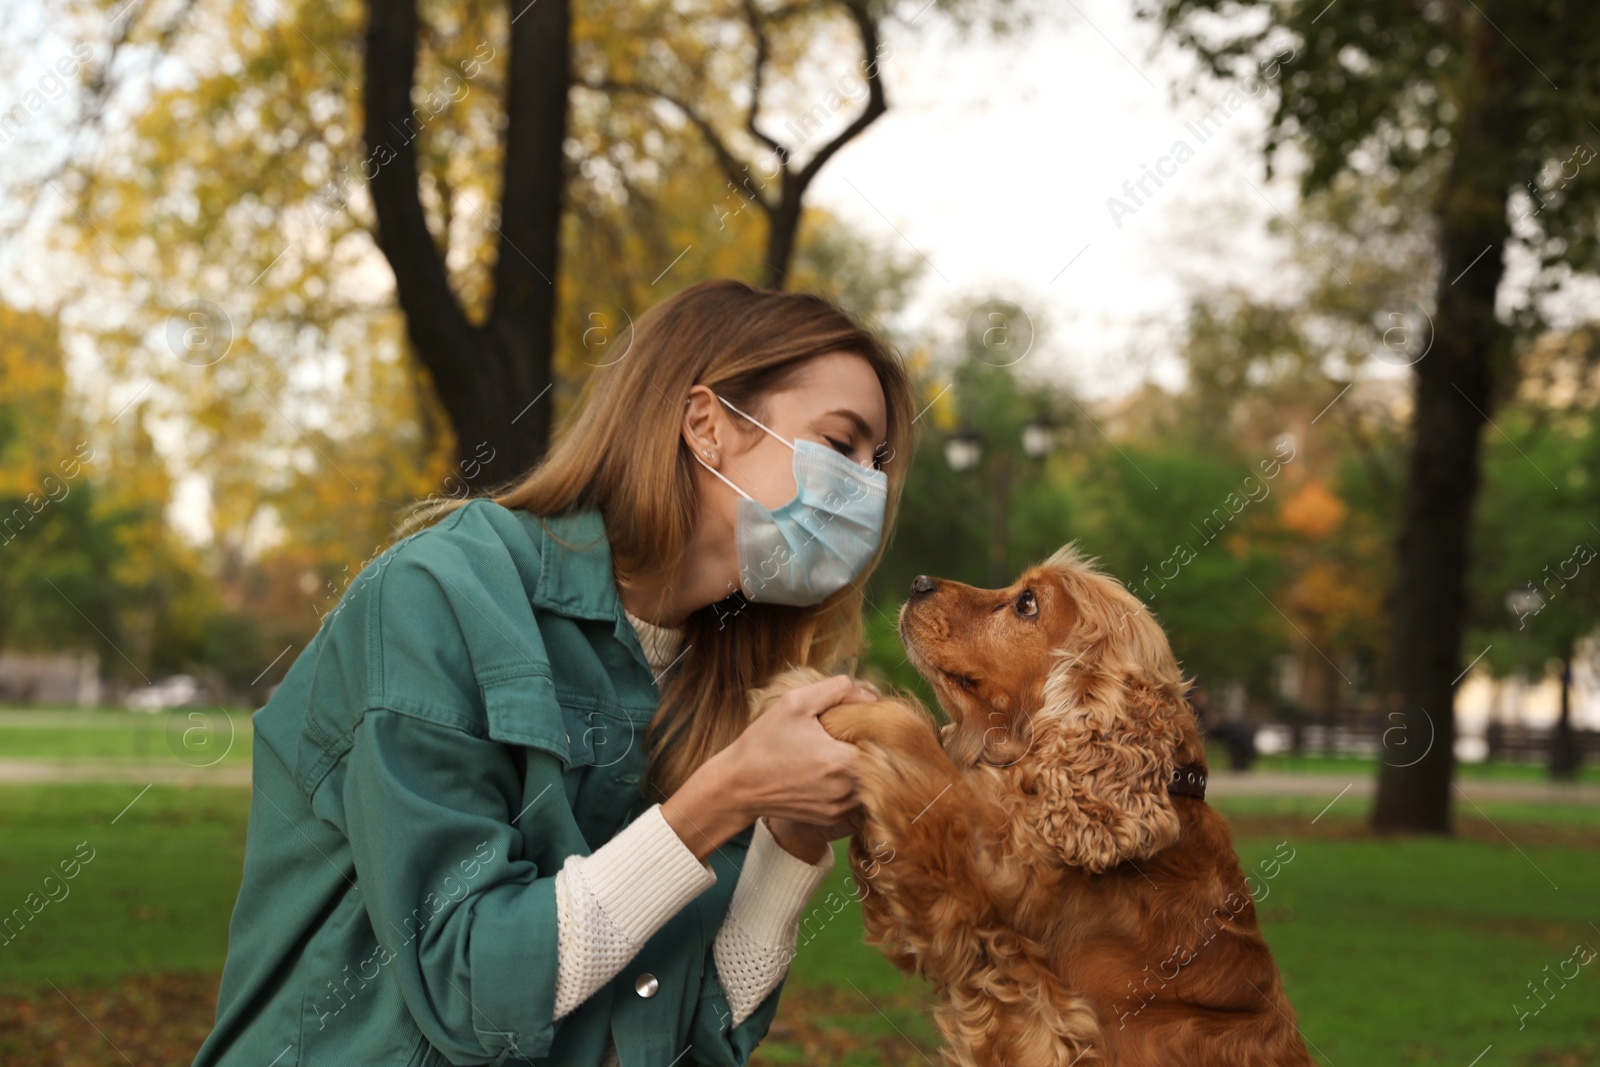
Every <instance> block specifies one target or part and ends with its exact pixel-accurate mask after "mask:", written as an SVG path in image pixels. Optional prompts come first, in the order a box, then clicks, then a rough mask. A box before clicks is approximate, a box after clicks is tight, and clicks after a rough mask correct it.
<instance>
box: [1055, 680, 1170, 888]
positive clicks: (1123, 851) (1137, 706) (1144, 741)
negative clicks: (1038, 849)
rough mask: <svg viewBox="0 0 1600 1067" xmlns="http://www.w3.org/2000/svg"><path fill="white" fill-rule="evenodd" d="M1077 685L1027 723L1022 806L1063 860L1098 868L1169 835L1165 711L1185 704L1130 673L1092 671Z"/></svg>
mask: <svg viewBox="0 0 1600 1067" xmlns="http://www.w3.org/2000/svg"><path fill="white" fill-rule="evenodd" d="M1085 688H1086V691H1085V692H1083V693H1082V695H1081V698H1080V699H1079V700H1077V701H1075V702H1074V703H1073V706H1071V707H1070V708H1056V709H1051V714H1049V715H1047V716H1042V717H1039V718H1038V719H1036V721H1035V726H1036V729H1037V730H1038V731H1039V732H1038V733H1036V735H1035V745H1034V751H1033V753H1031V756H1032V757H1033V758H1031V759H1030V760H1029V761H1028V762H1029V763H1030V764H1031V768H1030V769H1031V770H1032V771H1033V774H1032V775H1031V777H1032V779H1033V781H1032V783H1031V789H1030V790H1029V791H1030V792H1031V793H1032V794H1033V795H1032V797H1031V798H1030V804H1029V807H1028V811H1029V813H1030V814H1031V815H1032V817H1033V820H1034V826H1035V828H1036V829H1037V831H1038V832H1039V834H1040V836H1041V837H1043V838H1044V840H1045V841H1046V842H1047V844H1048V845H1049V847H1050V848H1051V849H1052V850H1053V851H1054V852H1055V853H1056V854H1057V855H1058V856H1060V858H1061V859H1062V861H1063V862H1065V863H1066V864H1068V865H1069V866H1073V867H1081V868H1083V869H1085V870H1088V871H1094V872H1100V871H1104V870H1108V869H1109V868H1111V867H1115V866H1116V865H1117V864H1119V863H1122V862H1124V861H1126V860H1140V859H1144V858H1146V857H1149V856H1153V855H1155V854H1156V853H1157V852H1160V851H1161V850H1162V849H1164V848H1166V847H1167V846H1168V845H1171V844H1172V843H1173V842H1174V841H1176V840H1177V839H1178V832H1179V821H1178V813H1177V811H1176V809H1175V808H1174V807H1173V805H1172V801H1171V800H1170V799H1169V798H1168V797H1167V783H1168V782H1169V781H1171V780H1172V769H1173V766H1174V764H1175V762H1176V752H1177V748H1178V746H1177V744H1176V743H1175V742H1176V741H1177V740H1178V730H1177V729H1176V725H1177V724H1176V722H1175V718H1176V716H1177V715H1178V714H1179V713H1181V712H1185V711H1187V709H1186V708H1183V707H1174V703H1173V702H1174V696H1173V694H1171V693H1170V692H1169V691H1167V690H1166V689H1165V687H1163V686H1160V685H1158V684H1152V683H1151V682H1150V681H1149V680H1147V679H1142V678H1138V677H1124V678H1122V679H1113V678H1107V677H1104V676H1102V677H1099V678H1093V679H1089V680H1088V685H1087V686H1086V687H1085ZM1177 701H1178V703H1179V704H1180V705H1181V704H1182V698H1181V697H1179V698H1177ZM1041 720H1042V721H1041ZM1025 787H1026V786H1025Z"/></svg>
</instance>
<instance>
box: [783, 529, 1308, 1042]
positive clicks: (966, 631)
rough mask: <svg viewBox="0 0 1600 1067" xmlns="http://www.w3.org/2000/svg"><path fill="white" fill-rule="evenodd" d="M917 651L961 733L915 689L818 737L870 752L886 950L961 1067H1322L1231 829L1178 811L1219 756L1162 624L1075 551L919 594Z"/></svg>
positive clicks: (863, 862) (913, 629)
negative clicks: (931, 997) (995, 584)
mask: <svg viewBox="0 0 1600 1067" xmlns="http://www.w3.org/2000/svg"><path fill="white" fill-rule="evenodd" d="M900 634H901V638H902V639H903V640H904V642H905V646H906V650H907V652H908V654H909V656H910V659H911V662H912V663H913V665H914V666H915V667H916V668H917V670H918V671H919V673H921V674H922V675H923V677H925V678H926V679H927V680H928V682H929V683H930V684H931V685H932V686H933V689H934V692H935V694H936V695H937V697H938V700H939V703H940V705H941V707H943V709H944V710H945V712H946V714H947V715H948V716H949V719H950V721H949V723H948V724H946V725H944V726H942V727H941V726H939V725H938V723H937V722H936V721H935V719H934V717H933V716H932V714H931V713H930V712H929V711H928V710H927V709H926V708H924V707H923V706H922V705H921V704H920V703H919V702H918V701H917V700H916V699H915V698H914V697H912V696H911V695H910V694H909V693H904V692H897V693H894V694H892V695H891V696H889V697H886V698H885V699H883V700H880V701H876V702H871V703H859V704H841V705H839V706H837V707H834V708H830V709H829V710H828V711H826V712H824V713H823V714H822V716H821V722H822V725H823V727H824V728H825V729H827V731H828V732H829V733H830V734H831V735H832V736H834V737H837V738H839V739H840V740H844V741H849V742H851V743H853V744H856V745H857V746H859V747H860V748H861V750H862V755H863V758H862V760H861V791H860V796H861V799H862V805H863V808H864V809H865V812H866V820H865V823H864V826H863V829H862V831H861V833H859V834H857V835H856V836H855V837H854V838H852V839H851V843H850V866H851V871H852V874H853V876H854V878H855V879H856V881H857V883H858V888H857V889H856V892H857V894H858V896H860V898H861V904H862V914H863V918H864V921H865V926H866V932H867V941H868V943H869V944H872V945H874V946H875V947H877V948H878V949H879V950H880V951H882V952H883V953H884V955H885V956H886V957H887V958H888V959H889V960H891V961H892V962H893V963H894V964H895V965H896V966H897V967H899V968H900V970H902V971H903V972H905V973H907V974H916V975H920V976H921V977H923V978H926V979H928V980H929V981H931V982H932V983H933V985H934V987H935V989H936V991H937V992H938V993H939V995H940V999H941V1001H942V1003H941V1006H940V1007H939V1009H938V1010H937V1012H936V1013H935V1018H936V1021H937V1023H938V1026H939V1029H940V1032H941V1034H942V1035H943V1036H944V1038H945V1040H946V1042H947V1047H946V1048H945V1050H944V1057H945V1063H946V1064H947V1065H948V1067H1071V1065H1084V1067H1087V1065H1090V1064H1096V1065H1109V1064H1115V1065H1118V1067H1158V1065H1159V1067H1179V1065H1181V1067H1223V1065H1227V1067H1268V1065H1272V1067H1283V1065H1295V1067H1301V1065H1310V1064H1311V1063H1312V1062H1313V1061H1312V1060H1311V1058H1310V1057H1309V1055H1308V1054H1307V1053H1306V1049H1305V1045H1304V1043H1303V1041H1302V1039H1301V1037H1300V1034H1299V1031H1298V1029H1297V1027H1296V1025H1295V1017H1294V1009H1293V1008H1292V1007H1291V1006H1290V1004H1289V1001H1288V998H1287V997H1286V996H1285V995H1284V992H1283V988H1282V984H1281V983H1280V981H1279V977H1278V971H1277V968H1276V966H1275V965H1274V964H1273V962H1272V956H1271V953H1270V952H1269V951H1268V949H1267V946H1266V943H1265V941H1263V940H1262V937H1261V934H1260V931H1259V930H1258V928H1257V924H1256V913H1255V905H1254V900H1253V898H1252V895H1251V893H1250V891H1249V889H1248V888H1247V886H1246V879H1245V876H1244V874H1243V872H1242V871H1241V869H1240V866H1239V860H1238V857H1237V856H1236V855H1235V853H1234V851H1233V846H1232V842H1231V839H1230V837H1229V833H1228V828H1227V824H1226V822H1225V821H1224V820H1223V818H1222V816H1220V815H1219V814H1217V812H1216V811H1214V810H1213V809H1212V808H1211V807H1209V806H1208V805H1207V804H1206V803H1205V801H1204V800H1202V799H1198V798H1195V797H1189V796H1182V795H1169V794H1168V792H1167V789H1166V783H1167V782H1168V781H1169V780H1170V779H1171V776H1172V772H1173V768H1174V767H1176V766H1181V765H1184V764H1198V765H1200V766H1202V767H1203V766H1204V764H1205V751H1204V747H1203V744H1202V740H1201V736H1200V732H1199V729H1198V727H1197V724H1196V722H1195V718H1194V713H1193V711H1192V709H1191V708H1190V707H1189V705H1188V703H1187V701H1186V700H1185V699H1184V696H1183V694H1184V691H1185V685H1184V681H1183V678H1182V676H1181V674H1180V673H1179V670H1178V665H1177V663H1176V661H1175V660H1174V658H1173V655H1172V651H1171V648H1170V646H1169V645H1168V643H1167V638H1166V635H1165V634H1164V633H1163V632H1162V630H1161V628H1160V626H1158V625H1157V624H1156V622H1155V620H1154V619H1153V618H1152V617H1151V616H1150V614H1149V612H1148V611H1147V610H1146V609H1145V607H1144V605H1143V604H1141V603H1140V602H1139V600H1138V599H1137V598H1135V597H1134V596H1133V595H1132V594H1131V593H1129V592H1128V591H1127V590H1126V589H1125V588H1124V587H1123V586H1122V584H1121V583H1119V582H1117V581H1116V580H1115V579H1113V578H1111V577H1109V576H1107V575H1105V574H1104V573H1102V572H1101V571H1099V570H1098V569H1096V567H1095V566H1094V564H1093V562H1092V561H1090V560H1086V559H1085V558H1083V557H1082V556H1080V555H1079V554H1078V552H1077V551H1076V549H1075V548H1074V546H1072V545H1068V546H1065V547H1063V548H1062V549H1060V550H1059V551H1057V552H1056V553H1055V554H1053V555H1052V556H1050V557H1049V559H1047V560H1045V561H1044V562H1043V563H1041V564H1039V565H1038V566H1036V567H1032V568H1030V569H1029V570H1027V571H1026V572H1024V574H1023V575H1022V577H1021V578H1019V579H1018V580H1017V582H1015V583H1013V584H1012V585H1011V586H1008V587H1007V588H1005V589H998V590H986V589H978V588H975V587H972V586H967V585H962V584H961V583H958V582H951V581H946V580H942V579H940V580H932V579H919V580H918V583H917V584H916V585H915V586H914V587H913V593H912V596H911V598H910V599H909V600H908V601H907V602H906V604H905V605H904V606H903V607H902V609H901V612H900ZM821 677H822V675H821V674H820V672H817V671H815V670H812V669H810V668H796V669H792V670H789V671H786V672H784V673H782V674H781V675H779V676H778V677H777V678H775V679H773V680H772V681H771V683H770V684H769V685H768V686H767V687H766V688H764V689H762V690H760V691H758V692H757V693H756V694H754V696H753V700H752V714H753V715H757V714H760V712H761V711H762V710H763V709H764V708H765V707H767V706H768V705H769V704H770V703H771V701H772V700H774V699H776V697H777V696H778V695H780V694H781V693H783V692H785V691H787V690H789V689H792V688H795V687H797V686H799V685H804V684H806V683H807V682H810V681H815V680H817V679H819V678H821ZM1290 858H1291V859H1292V856H1291V857H1290Z"/></svg>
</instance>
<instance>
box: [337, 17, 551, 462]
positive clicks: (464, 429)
mask: <svg viewBox="0 0 1600 1067" xmlns="http://www.w3.org/2000/svg"><path fill="white" fill-rule="evenodd" d="M512 7H513V8H514V9H516V8H520V14H518V15H517V17H516V18H515V19H514V21H513V22H512V25H511V52H510V57H509V60H508V66H509V70H508V76H507V90H506V105H505V106H506V131H505V138H506V139H505V154H504V164H503V174H502V187H501V194H500V198H501V204H500V211H499V218H498V219H495V220H493V221H494V222H495V224H496V227H497V230H498V232H499V242H498V246H497V249H496V262H495V269H494V281H495V289H494V299H493V304H492V308H491V310H490V313H489V317H488V320H487V321H486V322H484V323H483V324H482V325H481V326H480V325H475V324H473V323H472V322H470V321H469V320H468V319H467V316H466V312H465V311H464V310H463V309H462V307H461V304H460V302H459V300H458V299H457V298H456V295H455V293H454V292H453V291H452V290H451V288H450V284H449V276H448V274H447V272H446V269H445V263H444V259H443V256H442V255H441V253H440V244H441V242H438V241H436V240H435V238H434V236H433V234H432V233H431V232H430V231H429V229H428V224H427V216H426V214H425V212H424V211H423V207H422V199H421V196H420V193H419V190H418V186H417V152H416V144H415V141H416V138H417V136H418V135H419V134H420V133H421V132H422V127H423V124H424V121H425V120H423V119H422V117H421V112H419V111H418V112H414V109H413V106H412V102H411V96H412V89H413V84H414V81H415V75H416V60H417V34H418V30H419V26H418V19H417V8H416V0H370V3H369V5H368V22H367V31H366V75H365V78H366V80H365V84H364V85H363V87H362V101H363V106H364V108H365V112H366V114H365V124H364V131H363V135H364V139H365V142H366V148H367V153H368V156H369V158H370V159H371V160H372V161H373V164H374V165H375V166H376V172H375V173H374V174H373V175H372V178H371V183H370V193H371V196H372V203H373V209H374V212H375V213H376V215H377V233H376V238H377V243H378V247H379V248H380V249H382V250H383V254H384V256H385V257H386V258H387V259H388V261H389V265H390V267H391V269H393V271H394V275H395V289H396V292H397V295H398V298H399V302H400V307H401V310H402V311H403V312H404V313H405V317H406V334H407V337H408V339H409V340H410V342H411V347H412V351H413V352H414V353H415V355H416V357H417V359H418V360H419V361H420V362H421V363H422V365H423V366H424V367H425V368H426V370H427V373H428V376H429V377H430V378H431V380H432V383H433V387H434V389H435V391H436V392H437V395H438V397H439V400H440V403H441V404H442V406H443V407H444V409H445V411H446V412H447V413H448V415H449V417H450V423H451V426H452V428H453V429H454V431H455V437H456V455H457V458H458V460H459V461H460V463H461V476H462V477H465V478H467V479H468V480H469V481H471V480H473V479H474V478H476V479H477V481H478V483H479V484H477V485H475V486H474V488H475V489H480V490H481V489H482V488H483V486H484V485H486V484H496V483H503V482H507V481H510V480H512V479H514V478H516V477H517V476H518V475H520V474H522V473H523V472H524V471H526V470H527V469H528V468H529V467H531V466H533V465H534V464H535V463H537V462H538V461H539V460H540V459H541V458H543V456H544V453H545V450H546V448H547V447H548V444H549V437H550V421H551V420H550V412H551V403H550V397H549V388H550V384H551V381H552V371H551V357H552V353H553V351H554V324H555V309H556V303H555V299H556V294H555V284H554V279H555V277H556V273H557V266H558V254H559V234H560V227H561V207H562V192H563V184H564V182H563V167H562V164H563V160H564V156H563V144H564V141H565V139H566V129H567V86H568V84H569V82H570V77H569V72H568V65H569V64H568V49H569V36H570V14H569V9H568V0H542V2H541V3H538V4H530V5H523V4H515V3H514V4H513V5H512Z"/></svg>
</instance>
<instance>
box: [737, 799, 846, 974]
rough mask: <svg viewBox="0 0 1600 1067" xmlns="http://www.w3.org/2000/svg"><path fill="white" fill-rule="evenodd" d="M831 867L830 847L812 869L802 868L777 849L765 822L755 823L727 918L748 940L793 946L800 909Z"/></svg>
mask: <svg viewBox="0 0 1600 1067" xmlns="http://www.w3.org/2000/svg"><path fill="white" fill-rule="evenodd" d="M833 862H834V856H833V846H832V845H831V844H830V845H829V846H828V847H827V848H825V849H823V852H822V858H821V859H819V860H818V861H817V862H816V863H807V862H806V861H805V860H803V859H801V858H800V857H798V856H796V855H793V854H792V853H790V852H789V850H788V849H786V848H784V847H783V846H782V845H780V844H779V843H778V839H777V838H775V837H773V836H772V831H771V830H769V829H767V822H766V820H765V819H757V820H756V822H755V831H754V833H753V834H752V835H751V837H750V849H749V851H748V852H747V853H746V854H745V860H744V866H743V868H742V869H741V870H740V872H739V881H738V883H737V884H736V885H735V886H734V889H733V897H732V899H731V900H730V901H729V902H728V913H729V914H730V915H732V916H733V917H734V920H735V922H736V923H737V924H738V925H739V927H740V928H741V929H742V930H743V932H744V933H745V934H747V935H749V937H751V938H752V939H753V940H755V941H757V942H759V943H761V944H763V945H771V946H780V945H781V946H787V945H789V944H791V943H792V942H793V941H794V938H795V923H796V921H798V919H799V917H800V911H801V909H803V908H804V907H805V906H806V903H807V901H809V900H810V899H811V894H812V893H813V892H814V891H815V890H816V888H817V886H818V885H819V884H820V883H821V882H822V880H823V879H824V878H825V877H827V875H828V872H829V871H830V870H832V869H833Z"/></svg>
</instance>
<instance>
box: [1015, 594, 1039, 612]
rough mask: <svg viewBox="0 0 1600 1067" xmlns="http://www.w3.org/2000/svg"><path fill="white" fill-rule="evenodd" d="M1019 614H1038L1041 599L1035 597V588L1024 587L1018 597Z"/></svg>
mask: <svg viewBox="0 0 1600 1067" xmlns="http://www.w3.org/2000/svg"><path fill="white" fill-rule="evenodd" d="M1017 614H1018V615H1037V614H1039V601H1038V600H1036V599H1034V595H1033V590H1031V589H1024V590H1023V591H1022V593H1021V594H1020V595H1019V596H1018V597H1017Z"/></svg>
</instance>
